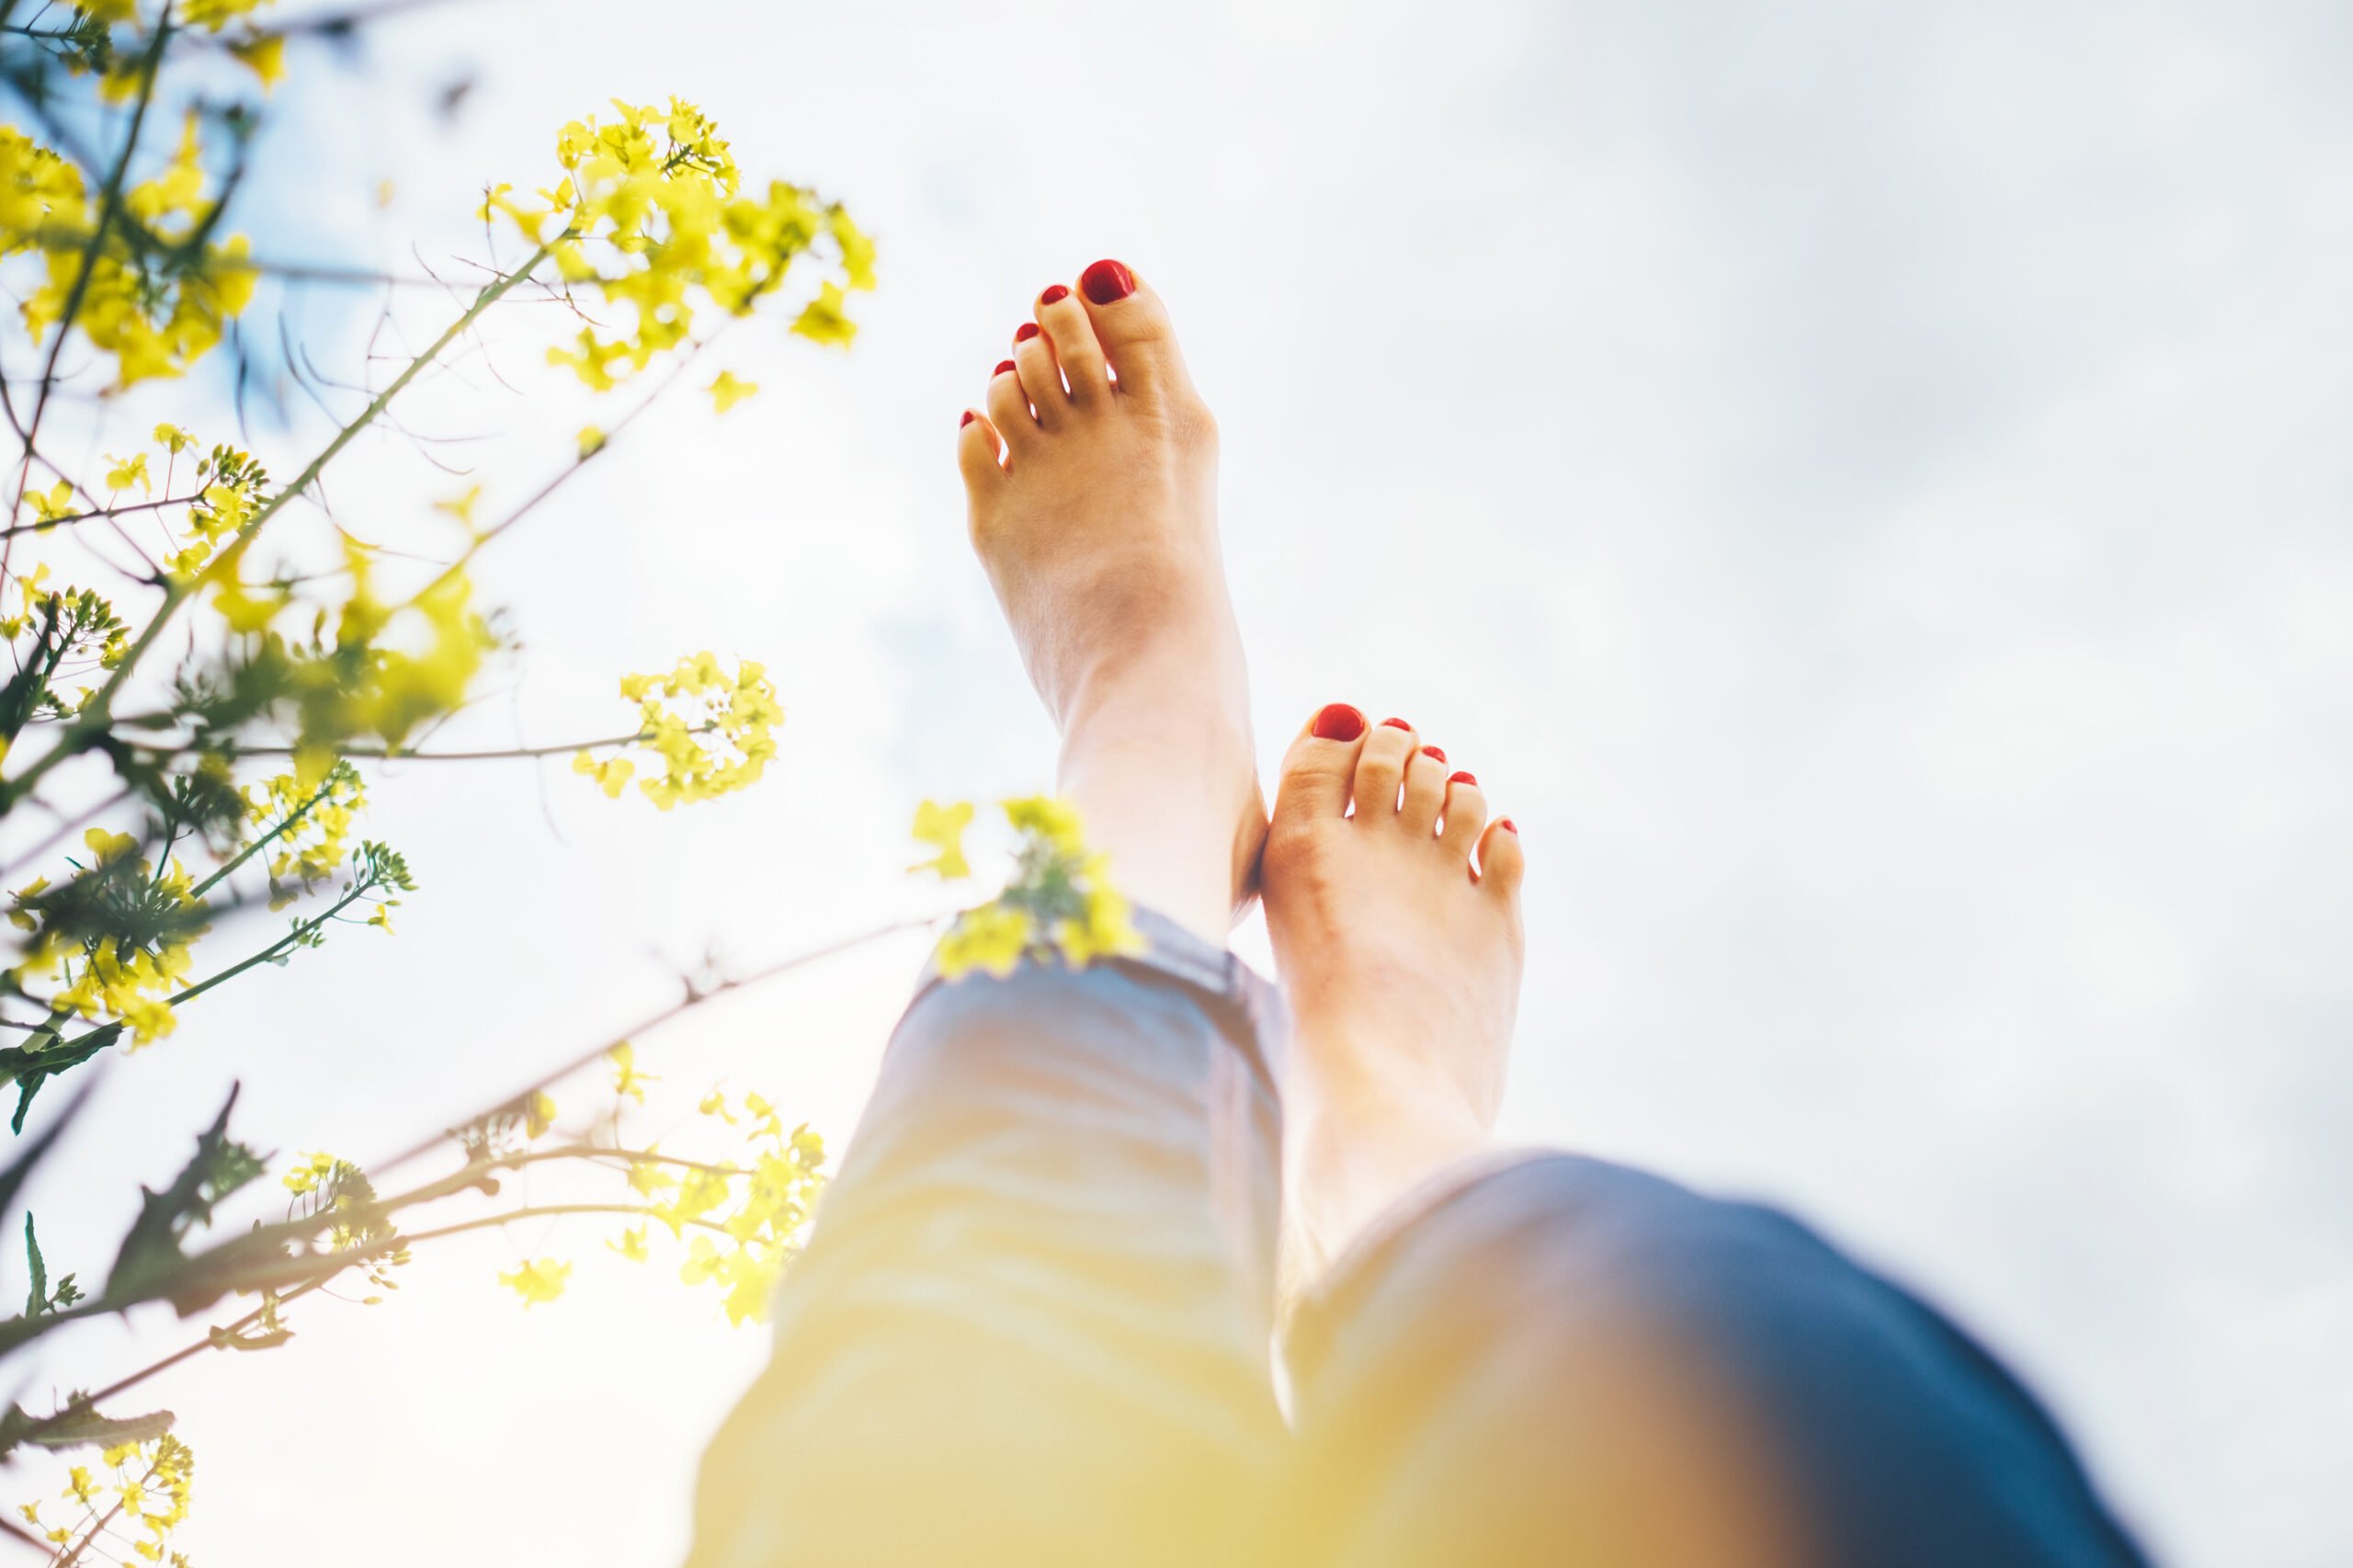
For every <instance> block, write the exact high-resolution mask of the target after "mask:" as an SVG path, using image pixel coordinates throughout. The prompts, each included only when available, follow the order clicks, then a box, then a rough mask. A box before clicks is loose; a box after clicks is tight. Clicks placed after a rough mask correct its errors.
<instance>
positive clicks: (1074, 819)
mask: <svg viewBox="0 0 2353 1568" xmlns="http://www.w3.org/2000/svg"><path fill="white" fill-rule="evenodd" d="M1002 804H1003V805H1004V807H1005V820H1006V822H1007V823H1008V824H1011V825H1012V827H1013V830H1014V831H1015V832H1016V833H1034V834H1036V835H1039V836H1040V838H1043V839H1044V840H1045V841H1046V842H1047V843H1049V844H1051V845H1052V846H1054V847H1055V848H1056V849H1059V850H1061V851H1062V852H1063V854H1065V855H1075V854H1077V853H1079V852H1080V851H1081V850H1082V849H1084V848H1085V847H1086V828H1085V826H1084V825H1083V824H1081V823H1080V822H1079V820H1078V812H1077V810H1076V808H1074V807H1073V806H1072V805H1071V804H1070V802H1069V801H1064V800H1062V799H1060V798H1059V797H1056V796H1053V795H1031V796H1029V797H1027V798H1025V799H1021V800H1012V801H1004V802H1002Z"/></svg>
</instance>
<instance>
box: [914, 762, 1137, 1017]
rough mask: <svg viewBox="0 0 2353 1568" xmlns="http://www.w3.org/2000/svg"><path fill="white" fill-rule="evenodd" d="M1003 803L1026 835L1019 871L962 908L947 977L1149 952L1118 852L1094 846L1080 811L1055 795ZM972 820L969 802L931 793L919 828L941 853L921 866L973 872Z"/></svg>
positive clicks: (947, 876)
mask: <svg viewBox="0 0 2353 1568" xmlns="http://www.w3.org/2000/svg"><path fill="white" fill-rule="evenodd" d="M999 805H1000V807H1001V808H1002V809H1003V811H1004V812H1005V820H1006V826H1008V827H1010V828H1011V829H1012V830H1013V832H1014V834H1015V835H1016V840H1017V842H1016V847H1015V850H1014V874H1013V877H1012V879H1011V880H1010V881H1007V882H1006V888H1005V891H1004V892H1002V893H1000V894H998V895H997V896H996V897H995V899H993V900H991V901H990V902H989V903H984V904H982V905H981V906H980V907H979V908H977V909H968V910H966V911H965V912H964V913H963V914H962V915H960V916H958V918H957V921H956V924H955V925H954V926H952V927H951V928H950V929H949V933H948V935H947V936H946V937H942V938H941V940H940V943H939V951H938V955H937V957H936V962H937V963H938V968H939V972H940V975H941V976H942V977H943V978H944V979H948V980H957V979H961V977H963V976H964V975H967V974H970V973H971V972H972V971H974V970H976V969H978V970H985V971H988V972H989V973H991V974H994V975H996V976H998V977H999V978H1003V977H1004V976H1006V975H1009V974H1011V973H1012V972H1013V971H1014V969H1015V968H1016V966H1017V965H1018V964H1019V963H1020V961H1021V960H1022V959H1023V958H1024V957H1025V956H1033V957H1036V958H1039V959H1046V958H1051V957H1059V958H1060V959H1061V960H1062V961H1063V962H1064V963H1066V964H1068V965H1069V966H1070V967H1071V968H1073V969H1084V968H1086V966H1087V965H1088V964H1089V963H1092V962H1094V961H1095V960H1097V959H1106V958H1118V957H1120V956H1122V955H1126V954H1133V953H1140V952H1142V951H1143V949H1144V941H1143V937H1142V934H1141V933H1139V932H1138V931H1137V930H1136V928H1135V924H1134V921H1133V920H1132V919H1131V911H1130V909H1129V905H1128V901H1127V900H1126V899H1125V898H1123V897H1122V896H1120V892H1119V891H1118V890H1117V889H1115V888H1114V887H1112V885H1111V882H1110V874H1109V871H1110V861H1109V858H1108V856H1105V855H1102V854H1099V853H1096V852H1093V851H1090V850H1089V849H1088V848H1087V847H1086V832H1085V829H1084V828H1083V826H1082V825H1081V824H1080V822H1079V819H1078V812H1076V811H1075V810H1074V809H1073V808H1072V807H1071V805H1070V804H1069V803H1068V802H1067V801H1060V800H1057V799H1055V798H1054V797H1052V796H1050V795H1032V796H1028V797H1025V798H1021V799H1017V800H1009V801H1000V802H999ZM971 824H972V804H971V802H969V801H961V802H958V803H957V804H955V805H952V806H942V805H940V804H938V802H936V801H925V802H924V803H923V804H922V806H921V807H919V808H918V809H917V811H916V812H915V838H916V839H917V840H918V841H919V842H921V843H924V844H926V845H927V846H930V847H931V848H933V849H934V850H936V851H937V854H936V855H935V856H934V857H933V858H931V859H929V860H926V861H924V862H923V863H921V864H920V865H917V866H916V867H915V868H914V869H915V870H918V871H930V872H932V873H934V874H936V875H937V876H938V877H939V878H940V879H941V880H942V881H956V880H959V879H961V878H963V877H966V876H969V875H971V873H972V866H971V863H970V861H968V860H967V859H966V858H965V855H964V830H965V829H966V828H967V827H968V826H970V825H971Z"/></svg>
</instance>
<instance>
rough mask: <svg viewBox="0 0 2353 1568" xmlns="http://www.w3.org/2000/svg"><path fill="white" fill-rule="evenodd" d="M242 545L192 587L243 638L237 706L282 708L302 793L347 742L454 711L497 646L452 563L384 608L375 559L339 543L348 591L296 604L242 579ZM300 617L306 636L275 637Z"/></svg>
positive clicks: (282, 586)
mask: <svg viewBox="0 0 2353 1568" xmlns="http://www.w3.org/2000/svg"><path fill="white" fill-rule="evenodd" d="M252 538H253V536H252V535H251V534H244V535H241V536H239V537H237V538H236V539H235V540H233V542H231V543H230V544H229V545H228V547H227V548H225V549H223V550H222V551H221V552H220V553H219V554H218V555H216V556H214V557H213V558H212V561H211V563H210V565H208V566H207V567H206V568H205V569H204V571H203V573H202V574H200V576H199V579H198V581H199V583H200V584H202V585H207V586H209V587H210V588H211V590H212V594H213V600H212V602H213V608H215V609H217V610H218V611H219V612H220V614H221V617H222V620H223V621H224V622H225V623H226V624H227V626H228V628H229V630H230V631H233V632H235V633H238V634H240V635H241V636H242V637H244V639H245V640H246V641H245V642H244V649H243V652H242V653H240V655H239V656H238V658H237V659H236V661H235V663H234V665H233V675H232V680H233V689H234V690H235V692H236V693H237V694H238V695H239V697H240V698H241V699H243V703H242V705H243V706H244V707H248V708H253V707H263V708H272V709H282V710H289V713H288V717H289V719H290V725H291V727H292V728H293V730H294V732H295V744H294V778H295V782H296V783H297V785H298V786H300V787H301V788H303V789H306V790H307V789H310V788H312V787H314V786H315V785H317V784H318V782H319V781H320V780H322V779H324V778H325V777H326V775H327V772H328V770H329V769H330V768H332V767H334V765H335V758H336V756H338V755H339V754H340V753H341V751H342V749H343V748H344V747H345V746H346V745H347V744H349V743H350V742H352V741H354V740H357V739H359V738H361V737H366V736H373V737H375V738H377V739H379V740H381V741H382V742H383V743H384V744H385V745H386V746H387V747H391V748H393V749H397V748H398V747H399V746H400V745H401V744H402V743H403V742H404V741H405V740H406V739H407V738H408V737H409V735H410V734H411V733H413V732H415V730H416V729H417V728H418V727H420V726H421V725H423V724H425V723H426V722H429V721H431V720H434V719H438V718H441V717H443V716H444V715H446V714H448V713H450V712H452V711H454V710H456V709H457V708H459V707H460V705H462V704H463V703H464V701H465V699H466V692H467V689H468V687H471V686H472V682H473V678H474V676H475V675H476V674H477V673H478V672H479V671H480V670H481V669H482V666H483V660H484V658H485V657H486V656H487V655H488V654H489V653H490V652H491V651H492V650H493V649H494V648H496V647H497V646H499V641H498V638H497V636H496V634H495V633H494V632H493V631H492V630H491V628H490V623H489V621H488V620H487V619H484V618H483V615H482V614H481V612H479V611H478V610H476V609H475V608H474V607H473V584H472V580H471V579H470V578H469V577H468V576H467V574H466V573H465V572H464V570H463V569H462V567H461V566H452V567H450V568H449V569H448V570H446V571H444V572H442V573H441V574H439V575H438V576H436V577H435V578H434V579H433V580H432V581H431V582H429V583H427V584H426V585H425V586H424V587H423V588H421V589H419V590H417V591H416V592H415V594H412V595H409V596H407V597H394V598H389V599H388V598H386V597H381V595H380V594H379V593H378V591H377V586H376V567H377V561H376V557H375V555H374V554H372V553H371V552H370V551H368V550H367V549H365V548H364V547H362V546H360V545H359V544H358V543H357V542H355V541H352V540H346V541H345V550H344V562H345V565H344V571H343V573H342V574H341V576H342V577H343V578H344V579H345V580H346V581H347V584H348V586H347V588H346V589H345V590H344V592H343V596H342V597H341V599H340V602H339V603H334V604H332V605H331V606H328V607H321V606H318V605H315V604H313V605H309V606H305V605H302V604H301V603H298V602H297V600H296V599H295V597H294V594H293V587H292V585H290V584H288V583H285V582H282V581H271V582H266V583H257V584H255V583H247V582H245V581H244V576H243V574H242V571H241V569H240V568H241V565H242V562H243V559H244V554H245V552H246V550H247V548H248V547H249V545H250V544H251V543H252ZM305 608H307V609H308V610H309V614H310V624H309V626H308V628H307V629H303V630H296V629H292V628H290V629H289V630H290V631H291V632H292V634H291V635H289V634H288V632H287V631H280V630H279V628H278V621H279V619H280V618H281V616H285V615H286V614H287V612H288V611H290V610H291V611H293V612H295V613H296V614H299V613H301V611H302V610H303V609H305ZM288 619H291V618H290V617H288Z"/></svg>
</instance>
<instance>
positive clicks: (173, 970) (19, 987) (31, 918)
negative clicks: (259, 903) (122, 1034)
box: [8, 827, 210, 1046]
mask: <svg viewBox="0 0 2353 1568" xmlns="http://www.w3.org/2000/svg"><path fill="white" fill-rule="evenodd" d="M83 842H84V843H85V846H87V847H88V849H89V850H90V854H91V860H90V863H89V864H88V865H86V866H85V865H83V864H82V863H81V862H79V861H68V862H67V864H69V865H71V866H73V867H74V872H75V874H74V876H73V877H71V878H69V879H68V880H67V881H65V882H64V883H63V884H62V885H60V886H58V887H54V888H52V887H51V886H50V882H49V879H48V878H46V877H42V878H40V879H39V880H38V881H34V882H33V883H32V884H31V885H30V886H28V887H25V888H21V889H19V890H17V892H16V894H15V895H14V907H13V908H11V909H10V910H9V912H8V919H9V921H10V922H11V923H12V924H13V925H15V926H17V929H18V930H20V931H25V932H28V933H30V934H31V935H30V936H29V937H28V940H27V942H26V945H25V957H24V958H23V960H21V961H19V962H18V963H17V965H16V966H15V967H14V968H13V969H11V970H10V971H8V980H9V983H10V985H11V986H12V988H13V989H14V990H15V991H16V992H17V994H21V995H25V996H29V997H32V998H33V999H34V1000H36V1001H39V1002H40V1003H41V1004H43V1005H44V1006H47V1007H48V1008H49V1010H50V1015H51V1018H53V1019H63V1018H67V1017H75V1016H79V1017H82V1018H84V1019H85V1020H89V1021H92V1022H97V1021H108V1022H114V1023H119V1024H121V1025H122V1026H123V1028H126V1029H128V1030H129V1031H130V1033H131V1041H132V1044H133V1045H134V1046H138V1045H145V1044H148V1043H150V1042H151V1041H153V1040H158V1039H160V1038H162V1037H163V1036H165V1035H167V1034H169V1033H170V1032H171V1031H172V1029H173V1028H174V1026H175V1024H176V1021H177V1020H176V1017H174V1015H173V1012H172V1004H171V996H172V994H173V993H174V992H175V991H177V990H180V989H183V988H185V987H186V986H187V984H188V980H187V978H186V977H187V973H188V967H189V965H190V964H191V963H192V962H193V961H194V960H193V959H192V958H191V956H190V952H189V949H191V948H192V947H193V945H194V944H195V942H196V939H197V938H198V937H201V936H202V935H204V933H205V932H206V931H208V930H210V926H209V925H208V924H207V923H206V919H205V905H204V902H203V900H202V899H201V898H200V897H199V896H198V894H197V892H196V891H195V888H194V886H193V884H192V883H191V882H190V881H189V878H188V872H187V870H186V869H184V868H182V867H181V865H180V864H179V862H178V860H177V859H176V858H170V857H166V858H165V861H164V864H163V866H162V867H161V868H160V869H153V868H151V867H150V865H149V863H148V861H147V860H146V858H143V857H142V856H141V855H140V853H139V840H138V839H136V838H134V837H132V836H131V835H130V834H127V833H118V834H110V833H108V832H107V831H106V829H104V828H98V827H94V828H92V829H90V830H89V831H88V832H87V833H85V835H83Z"/></svg>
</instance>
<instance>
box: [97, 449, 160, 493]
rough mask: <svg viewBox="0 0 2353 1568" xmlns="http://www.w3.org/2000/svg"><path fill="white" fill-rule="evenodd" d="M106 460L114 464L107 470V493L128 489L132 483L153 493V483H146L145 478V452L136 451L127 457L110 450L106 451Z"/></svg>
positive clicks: (146, 491)
mask: <svg viewBox="0 0 2353 1568" xmlns="http://www.w3.org/2000/svg"><path fill="white" fill-rule="evenodd" d="M107 461H108V462H110V463H112V464H113V465H114V466H113V467H112V468H110V469H108V470H107V491H108V494H113V493H114V492H116V491H120V490H128V489H130V488H131V486H132V485H134V484H136V485H137V486H139V488H140V489H141V490H142V491H143V492H145V493H146V494H150V495H153V494H155V487H154V485H153V484H151V483H148V479H147V454H146V453H145V452H140V453H137V454H135V455H133V456H131V457H130V458H127V459H126V458H119V457H116V456H115V455H114V454H113V453H112V452H108V454H107Z"/></svg>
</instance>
